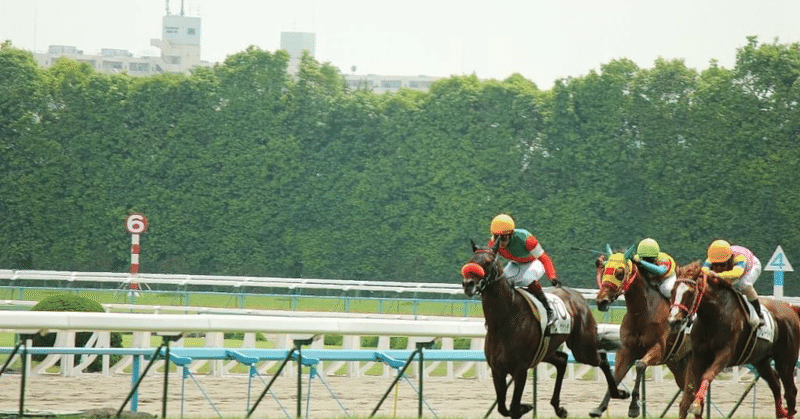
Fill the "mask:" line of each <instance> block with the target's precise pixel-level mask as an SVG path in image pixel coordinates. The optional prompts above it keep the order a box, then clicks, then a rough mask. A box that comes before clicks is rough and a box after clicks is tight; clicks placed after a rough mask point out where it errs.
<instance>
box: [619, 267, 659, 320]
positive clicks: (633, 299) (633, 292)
mask: <svg viewBox="0 0 800 419" xmlns="http://www.w3.org/2000/svg"><path fill="white" fill-rule="evenodd" d="M625 307H626V309H627V311H628V312H629V313H644V314H648V313H649V314H652V313H654V312H655V310H657V309H658V308H659V307H661V308H662V309H663V310H664V312H665V313H666V311H667V307H668V303H667V300H666V299H665V298H663V297H662V296H661V294H660V293H659V292H658V290H656V289H653V288H652V287H650V286H649V285H647V283H646V282H645V280H644V278H642V276H641V274H636V277H635V278H634V279H633V281H631V283H630V285H629V286H628V289H627V290H625Z"/></svg>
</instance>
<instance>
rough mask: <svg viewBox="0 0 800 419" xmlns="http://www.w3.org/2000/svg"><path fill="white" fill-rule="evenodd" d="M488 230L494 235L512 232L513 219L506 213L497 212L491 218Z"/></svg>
mask: <svg viewBox="0 0 800 419" xmlns="http://www.w3.org/2000/svg"><path fill="white" fill-rule="evenodd" d="M489 231H490V232H491V233H492V234H493V235H496V236H501V235H503V234H511V233H513V232H514V219H513V218H511V216H510V215H508V214H498V215H497V216H496V217H494V219H492V226H491V228H490V229H489Z"/></svg>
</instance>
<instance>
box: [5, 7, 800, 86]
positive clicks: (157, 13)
mask: <svg viewBox="0 0 800 419" xmlns="http://www.w3.org/2000/svg"><path fill="white" fill-rule="evenodd" d="M184 4H185V11H186V13H187V14H188V15H190V16H199V17H201V18H202V29H201V31H202V33H201V36H202V38H201V42H202V53H201V58H202V59H203V60H205V61H211V62H215V61H222V60H224V59H225V57H226V56H227V55H230V54H233V53H236V52H239V51H242V50H244V49H245V48H246V47H247V46H248V45H256V46H258V47H260V48H262V49H266V50H269V51H275V50H276V49H278V48H279V46H280V32H282V31H302V32H315V33H316V36H317V51H316V58H317V60H318V61H321V62H330V63H331V64H333V65H335V66H336V67H338V68H340V69H341V70H342V72H345V73H349V72H350V67H351V66H353V65H354V66H356V67H357V70H356V73H358V74H367V73H372V74H383V75H428V76H441V77H447V76H449V75H451V74H471V73H475V74H476V75H477V76H478V77H480V78H495V79H503V78H506V77H508V76H509V75H511V74H513V73H520V74H522V75H523V76H525V77H526V78H528V79H530V80H533V81H534V82H536V84H538V85H539V87H540V88H543V89H547V88H550V87H551V86H552V84H553V81H554V80H556V79H558V78H562V77H569V76H574V77H579V76H582V75H585V74H587V73H588V72H589V71H590V70H592V69H595V70H599V68H600V65H601V64H605V63H608V62H609V61H611V60H613V59H616V58H629V59H631V60H633V61H634V62H636V64H638V65H639V66H640V67H643V68H650V67H652V65H653V62H654V60H655V59H656V58H658V57H664V58H667V59H673V58H682V59H685V61H686V64H687V65H688V66H689V67H692V68H695V69H698V70H702V69H705V68H707V67H708V63H709V61H710V60H711V59H716V60H717V61H719V63H720V65H721V66H723V67H726V68H732V67H733V65H734V60H735V54H736V49H737V48H739V47H741V46H743V45H745V43H746V37H747V36H749V35H757V36H758V38H759V41H761V42H764V43H769V42H772V41H773V40H774V39H775V38H776V37H777V38H778V41H779V42H780V43H791V42H798V41H800V24H798V23H797V22H798V20H799V19H800V1H797V0H774V1H773V0H765V1H760V2H755V1H752V0H747V1H745V0H724V1H722V0H720V1H709V0H672V1H651V0H550V1H537V0H493V1H491V2H489V1H484V2H476V1H463V0H461V1H454V0H453V1H451V0H427V1H422V0H402V1H395V0H371V1H368V0H335V1H333V0H327V1H326V0H280V1H275V0H260V1H254V0H186V1H185V3H184ZM180 6H181V2H180V0H171V1H170V9H171V11H172V12H173V13H178V12H179V11H180ZM164 14H165V1H164V0H135V1H134V0H0V40H6V39H10V40H11V41H12V43H13V44H14V45H15V46H16V47H19V48H23V49H28V50H36V51H45V50H46V49H47V47H48V46H49V45H72V46H76V47H78V48H79V49H82V50H83V51H84V53H87V54H91V53H97V52H99V50H100V48H116V49H127V50H129V51H131V52H132V53H133V54H134V55H145V54H146V55H158V53H159V51H158V49H156V48H154V47H151V46H150V38H158V37H160V36H161V17H162V16H163V15H164Z"/></svg>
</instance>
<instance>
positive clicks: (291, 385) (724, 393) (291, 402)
mask: <svg viewBox="0 0 800 419" xmlns="http://www.w3.org/2000/svg"><path fill="white" fill-rule="evenodd" d="M196 379H197V381H198V382H199V383H200V385H201V386H202V387H203V391H205V392H206V393H207V394H208V397H209V398H210V399H211V400H212V401H213V402H214V404H215V406H216V409H217V410H219V412H220V413H221V414H222V416H223V417H225V418H231V417H244V416H245V414H246V409H247V386H248V379H247V377H246V376H228V377H212V376H196ZM266 379H267V380H268V379H269V377H267V378H266ZM307 380H308V377H307V376H306V377H304V379H303V389H304V392H305V391H307V386H308V381H307ZM325 380H326V381H327V383H328V384H329V386H330V387H331V389H332V390H333V392H334V393H335V394H336V395H337V397H338V398H339V401H340V402H341V403H342V404H343V405H344V406H345V407H346V408H347V412H348V413H349V414H350V415H351V416H355V417H368V416H369V414H370V413H371V412H372V410H373V409H374V408H375V406H376V405H377V404H378V401H380V399H381V397H382V396H383V395H384V394H385V393H386V391H387V389H388V388H389V386H390V384H391V382H392V378H389V377H361V378H347V377H326V378H325ZM411 380H412V382H413V383H414V385H415V386H416V385H418V382H417V381H415V380H414V379H413V378H412V379H411ZM627 381H628V380H626V384H627ZM748 384H749V383H748V382H739V383H737V382H732V381H730V380H724V381H723V380H720V381H715V382H714V383H713V384H712V393H711V394H712V400H713V402H714V404H715V405H716V406H717V407H718V408H719V410H721V411H722V412H723V413H724V414H725V415H727V414H728V413H729V412H730V410H731V409H732V408H733V406H734V405H735V403H736V402H737V400H739V398H740V397H741V395H742V393H743V392H744V390H745V389H746V388H747V387H748ZM423 385H424V394H425V398H426V400H427V402H428V403H429V404H430V406H431V407H433V409H434V410H435V411H436V414H437V415H438V417H440V418H482V417H483V416H484V415H485V414H486V412H487V410H488V408H489V406H490V405H491V403H492V402H493V400H494V389H493V387H492V383H491V380H476V379H448V378H438V377H434V378H428V379H426V380H425V381H424V383H423ZM646 385H647V387H646V389H647V400H648V404H647V414H648V416H658V415H660V414H661V412H662V411H663V410H664V408H665V407H666V405H667V403H668V402H669V400H670V399H671V398H672V396H673V395H674V394H675V391H676V387H675V384H674V383H673V382H672V381H666V380H665V381H664V382H660V383H656V382H653V381H648V382H647V383H646ZM296 386H297V379H296V378H293V377H279V378H278V379H277V380H276V382H275V384H274V385H273V387H272V389H273V390H274V391H275V393H276V395H277V396H278V398H279V400H280V401H281V403H282V404H283V406H284V408H285V409H286V411H287V412H288V415H289V416H291V417H294V416H295V415H296V413H297V399H296V396H295V395H296V392H297V387H296ZM628 386H630V385H629V384H628ZM552 387H553V380H546V381H542V382H539V385H538V397H537V401H538V413H539V416H540V417H555V414H554V411H553V408H552V407H551V406H550V405H549V399H550V395H551V392H552ZM130 388H131V382H130V376H127V375H119V376H112V377H104V376H101V375H87V376H83V377H79V378H66V377H62V376H58V375H52V376H34V377H29V378H28V381H27V384H26V397H25V407H26V409H27V410H31V411H54V412H77V411H84V410H88V409H99V408H113V409H115V410H116V409H118V408H119V407H120V406H121V405H122V402H123V401H124V400H125V397H126V396H127V395H128V392H129V391H130ZM263 389H264V384H263V383H261V381H260V380H258V379H257V378H254V379H253V386H252V391H251V402H250V403H251V405H252V403H253V402H254V401H255V399H256V397H257V396H258V395H259V394H260V393H261V392H262V391H263ZM162 391H163V376H161V375H158V376H148V378H146V379H145V380H144V382H143V383H142V386H141V387H140V392H139V409H138V410H139V411H140V412H147V413H152V414H155V415H158V416H160V415H161V406H162V405H161V403H162V398H161V394H162ZM311 391H312V397H311V405H310V409H309V417H312V418H334V417H344V416H345V415H344V413H343V412H342V410H341V409H340V408H339V406H338V404H337V403H336V401H335V400H334V399H333V398H332V397H331V396H330V394H329V393H328V390H327V389H326V388H325V386H323V384H322V383H321V381H320V380H319V379H316V378H315V379H314V381H313V382H312V390H311ZM604 392H605V386H604V385H603V384H601V383H598V382H596V381H588V380H565V382H564V388H563V391H562V396H561V398H562V405H563V406H564V407H565V408H566V409H567V410H568V411H569V417H588V413H589V411H590V410H591V409H592V408H593V407H595V406H596V404H597V403H598V402H599V400H600V398H601V397H602V396H603V394H604ZM395 394H396V395H397V401H396V404H395ZM753 394H754V393H753V392H752V391H751V392H750V394H748V395H747V397H745V399H744V402H743V404H742V406H741V407H740V408H739V409H738V410H737V412H736V414H735V415H734V416H736V417H742V418H743V417H751V416H752V414H753V407H754V404H755V409H756V410H755V414H756V417H774V407H773V401H772V397H771V394H770V392H769V389H768V387H767V385H766V383H765V382H764V381H763V380H761V381H759V383H758V385H757V386H756V387H755V402H754V395H753ZM19 397H20V376H19V375H14V374H12V375H3V376H2V377H0V411H2V412H16V411H18V409H19V404H18V403H19ZM509 397H510V392H509ZM531 398H532V393H531V385H530V382H528V385H527V386H526V389H525V395H524V396H523V401H528V402H530V400H531ZM180 400H181V381H180V378H179V376H178V375H176V374H172V375H171V376H170V379H169V400H168V413H167V414H168V416H169V417H174V418H177V417H180V415H181V402H180ZM128 406H130V405H128ZM395 406H396V414H397V416H398V417H408V418H412V417H414V418H415V417H417V409H418V401H417V397H416V394H415V393H414V391H413V390H412V389H411V387H410V386H409V385H408V383H406V382H405V381H403V380H401V381H399V382H398V389H397V391H396V392H395V390H392V392H391V394H390V395H389V397H387V398H386V400H385V401H384V402H383V404H382V405H381V408H380V409H379V410H378V412H377V415H379V416H383V417H392V416H393V415H394V413H395ZM183 409H184V416H185V417H187V418H215V417H217V414H216V413H215V411H214V408H212V406H211V404H210V403H209V402H208V401H206V399H205V397H204V396H203V393H202V392H201V391H200V390H199V389H198V387H197V385H196V384H195V383H194V381H192V379H191V378H187V379H186V381H185V402H184V406H183ZM305 409H306V404H305V396H304V399H303V404H302V413H303V416H305ZM627 411H628V401H614V400H612V402H611V405H610V407H609V412H610V415H611V416H616V417H625V416H627ZM423 415H424V416H425V417H431V418H432V417H434V415H433V414H432V413H431V412H430V411H429V410H428V409H427V407H424V410H423ZM667 415H668V416H672V417H675V416H677V402H676V403H675V404H674V405H673V407H672V408H671V409H670V411H669V412H668V413H667ZM723 416H724V415H723V414H722V413H720V412H719V411H717V410H715V409H712V417H723ZM252 417H254V418H265V417H269V418H285V417H287V415H286V414H284V413H283V412H282V411H281V410H280V408H279V407H278V404H277V403H276V401H275V400H274V399H273V398H272V397H271V396H270V395H269V394H267V395H266V397H264V399H263V400H262V401H261V403H260V404H259V405H258V407H257V409H256V411H255V412H254V414H253V416H252ZM490 417H492V418H499V417H501V416H500V415H499V414H498V413H497V412H496V411H494V412H493V413H492V415H491V416H490ZM526 417H531V416H530V415H527V416H526Z"/></svg>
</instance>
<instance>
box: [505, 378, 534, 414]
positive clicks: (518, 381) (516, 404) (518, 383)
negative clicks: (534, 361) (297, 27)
mask: <svg viewBox="0 0 800 419" xmlns="http://www.w3.org/2000/svg"><path fill="white" fill-rule="evenodd" d="M512 378H513V379H514V392H513V393H512V394H511V404H510V405H509V406H508V410H509V412H510V413H511V417H512V418H514V419H517V418H521V417H522V415H524V414H526V413H528V412H530V411H531V409H533V406H531V405H529V404H527V403H522V391H523V390H525V382H526V381H528V369H527V368H522V369H518V370H516V371H515V372H514V374H513V375H512Z"/></svg>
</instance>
